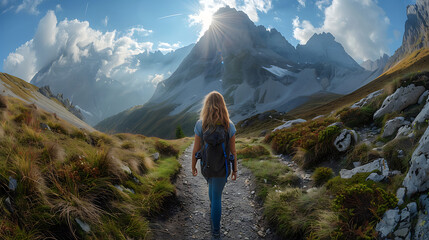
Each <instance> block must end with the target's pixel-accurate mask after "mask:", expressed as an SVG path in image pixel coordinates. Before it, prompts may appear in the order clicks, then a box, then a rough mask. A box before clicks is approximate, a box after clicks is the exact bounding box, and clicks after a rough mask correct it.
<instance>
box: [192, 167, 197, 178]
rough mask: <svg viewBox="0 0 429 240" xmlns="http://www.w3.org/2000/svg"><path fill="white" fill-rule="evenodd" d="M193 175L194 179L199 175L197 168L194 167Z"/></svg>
mask: <svg viewBox="0 0 429 240" xmlns="http://www.w3.org/2000/svg"><path fill="white" fill-rule="evenodd" d="M192 175H194V177H195V176H197V175H198V170H197V168H196V167H192Z"/></svg>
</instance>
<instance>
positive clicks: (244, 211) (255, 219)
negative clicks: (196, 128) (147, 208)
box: [151, 145, 277, 240]
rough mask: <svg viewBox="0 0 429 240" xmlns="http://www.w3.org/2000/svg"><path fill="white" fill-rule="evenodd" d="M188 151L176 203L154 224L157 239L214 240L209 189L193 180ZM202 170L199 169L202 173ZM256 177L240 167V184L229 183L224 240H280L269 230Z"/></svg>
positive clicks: (203, 182)
mask: <svg viewBox="0 0 429 240" xmlns="http://www.w3.org/2000/svg"><path fill="white" fill-rule="evenodd" d="M192 147H193V145H191V146H190V147H188V148H187V149H186V150H185V152H184V154H183V155H182V156H181V157H180V160H179V161H180V162H181V164H182V169H181V171H180V173H179V175H178V177H177V179H176V189H177V194H176V196H177V197H176V199H175V200H174V201H171V203H170V204H169V206H168V207H167V208H168V209H166V211H165V212H164V213H163V214H162V215H161V216H159V217H158V218H157V219H153V220H152V222H153V223H152V224H151V227H152V229H153V235H154V239H210V237H211V235H210V209H209V205H210V201H209V197H208V185H207V182H206V180H205V179H204V178H203V177H202V176H201V175H200V173H199V175H198V176H197V177H194V176H192V173H191V154H192ZM198 170H199V169H198ZM254 188H255V187H254V184H253V176H252V175H251V172H250V170H248V169H245V168H244V167H242V166H241V164H240V163H239V170H238V178H237V180H236V181H232V180H231V179H228V182H227V184H226V186H225V189H224V191H223V197H222V221H221V232H222V239H252V240H253V239H277V238H276V237H275V235H274V234H273V233H272V232H271V230H270V229H269V228H267V226H266V223H265V221H264V219H263V218H262V217H261V216H262V210H261V206H260V205H259V204H258V203H257V202H256V200H255V190H254Z"/></svg>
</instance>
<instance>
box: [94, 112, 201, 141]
mask: <svg viewBox="0 0 429 240" xmlns="http://www.w3.org/2000/svg"><path fill="white" fill-rule="evenodd" d="M173 109H174V105H169V104H152V105H149V104H145V105H143V106H136V107H133V108H130V109H128V110H125V111H123V112H121V113H118V114H116V115H114V116H112V117H110V118H107V119H105V120H103V121H101V122H99V123H98V124H97V125H96V126H95V128H96V129H98V130H100V131H103V132H108V133H118V132H132V133H143V132H144V134H145V135H147V136H161V137H163V138H167V139H173V138H174V137H175V131H176V127H177V126H179V125H180V126H181V127H182V129H183V131H184V133H185V134H186V135H187V136H192V135H193V129H194V125H195V122H196V121H197V119H198V114H197V113H186V111H187V109H185V110H184V111H183V112H182V113H180V114H177V115H174V116H170V115H168V113H169V112H171V111H172V110H173ZM143 119H144V120H143Z"/></svg>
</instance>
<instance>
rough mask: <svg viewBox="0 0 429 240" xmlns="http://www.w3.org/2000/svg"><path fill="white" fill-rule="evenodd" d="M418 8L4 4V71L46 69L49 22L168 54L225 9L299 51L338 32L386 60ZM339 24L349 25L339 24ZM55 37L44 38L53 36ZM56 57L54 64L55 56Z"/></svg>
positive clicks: (356, 50) (363, 1) (302, 0)
mask: <svg viewBox="0 0 429 240" xmlns="http://www.w3.org/2000/svg"><path fill="white" fill-rule="evenodd" d="M414 3H415V0H378V1H377V0H251V1H250V0H246V1H244V0H205V1H203V0H200V1H197V0H181V1H177V0H156V1H146V0H124V1H117V0H99V1H97V0H92V1H87V0H75V1H64V0H0V32H1V33H2V34H1V35H2V36H1V37H0V59H1V61H0V69H1V71H6V72H11V73H13V74H16V73H17V72H18V71H19V72H21V71H22V72H25V73H26V74H24V73H23V74H21V75H20V77H23V78H24V79H25V80H27V81H29V80H30V79H28V78H31V76H32V75H34V73H36V72H37V71H38V70H40V68H41V67H43V64H46V61H47V60H46V61H45V60H43V59H41V57H40V54H39V55H37V49H35V48H37V46H39V45H40V42H43V41H50V40H49V39H48V38H47V37H46V36H45V38H40V39H39V40H37V41H36V40H35V41H34V42H39V45H37V44H33V45H34V46H31V47H30V46H25V44H26V43H27V45H29V43H28V41H31V40H32V39H35V38H36V37H35V36H36V35H37V34H36V31H37V29H38V26H39V25H43V24H42V22H40V21H41V20H42V18H44V17H46V19H47V20H46V21H44V22H43V23H44V24H45V23H46V24H47V23H49V21H51V22H52V23H53V26H54V27H55V24H57V28H58V29H59V30H57V31H56V32H58V31H63V32H64V34H65V35H67V33H69V34H68V37H70V36H71V34H72V33H74V34H76V32H73V29H72V26H71V25H72V23H73V21H76V22H79V23H81V22H85V21H87V22H88V23H89V26H88V27H87V28H83V29H86V30H84V31H87V30H88V29H89V30H91V34H92V35H91V34H89V35H91V38H88V39H87V40H85V41H83V42H86V43H88V42H91V41H95V40H93V39H95V38H97V37H100V38H102V37H103V36H104V37H105V36H107V35H108V34H107V35H105V34H106V33H109V32H114V33H115V34H114V38H115V39H119V38H121V37H124V36H128V37H129V38H130V39H132V41H134V42H133V43H132V44H134V45H133V46H134V47H129V48H128V49H131V50H136V49H138V51H143V50H149V51H155V50H158V49H160V50H162V51H163V52H168V51H170V50H174V49H177V48H178V47H183V46H186V45H188V44H191V43H194V42H196V41H197V40H198V38H199V36H201V34H202V30H204V29H205V27H207V26H206V25H207V24H208V23H209V16H210V14H212V13H213V12H214V11H215V10H216V9H217V8H218V7H219V6H222V5H226V4H228V5H230V6H232V7H236V8H238V9H240V10H243V11H245V12H246V13H247V14H248V15H249V17H250V18H251V19H252V20H253V21H254V22H255V24H257V25H264V26H265V27H266V28H276V29H277V30H278V31H279V32H281V33H282V35H283V36H284V37H285V38H286V39H287V40H288V41H289V42H290V43H291V44H292V45H294V46H296V45H297V44H298V43H302V44H303V43H305V42H306V40H308V38H309V37H310V36H311V35H312V34H314V33H315V32H322V31H331V32H332V33H333V35H334V36H335V37H336V39H337V41H339V42H340V43H342V44H343V46H344V47H345V49H346V51H347V52H348V53H349V54H350V55H351V56H352V57H354V58H355V60H356V61H358V62H361V61H363V60H365V59H375V58H377V57H378V56H380V55H381V54H382V53H387V54H389V55H391V54H393V52H394V51H395V50H396V49H397V48H398V47H399V46H400V44H401V42H402V34H403V32H404V24H405V21H406V6H407V5H409V4H414ZM48 15H49V18H48ZM337 18H339V20H338V21H341V22H346V23H347V24H346V26H340V25H341V24H338V23H337V22H335V21H334V22H332V19H334V20H335V19H337ZM54 20H55V21H54ZM65 20H67V21H65ZM39 22H40V24H39ZM62 22H63V24H62V26H60V25H61V23H62ZM51 28H52V24H51ZM39 29H42V27H40V26H39ZM61 29H62V30H61ZM48 30H49V29H47V30H46V31H40V32H41V33H44V32H45V33H46V32H47V33H49V31H48ZM92 30H93V31H92ZM68 31H69V32H68ZM77 32H78V33H79V34H86V33H85V32H84V33H82V32H79V31H77ZM94 32H99V33H98V34H97V33H94ZM64 34H63V35H64ZM367 35H371V36H370V38H368V36H367ZM109 36H110V35H109ZM91 39H92V40H91ZM51 40H52V39H51ZM52 41H58V38H56V39H54V40H52ZM139 43H144V44H139ZM103 44H104V43H103ZM42 45H43V44H42ZM104 45H106V44H104ZM104 45H103V46H104ZM56 46H57V47H60V45H56ZM106 46H107V45H106ZM136 46H137V47H136ZM31 51H33V52H34V51H35V52H36V54H35V53H31ZM48 55H49V54H48ZM51 55H52V56H50V57H51V58H52V57H54V55H55V53H52V54H51ZM8 56H10V57H9V58H8ZM27 59H29V60H28V61H26V60H27ZM125 59H126V57H125ZM35 62H37V63H35ZM122 62H123V61H122ZM122 62H118V64H120V63H122ZM6 65H7V67H5V66H6ZM30 65H32V66H30ZM19 72H18V75H19Z"/></svg>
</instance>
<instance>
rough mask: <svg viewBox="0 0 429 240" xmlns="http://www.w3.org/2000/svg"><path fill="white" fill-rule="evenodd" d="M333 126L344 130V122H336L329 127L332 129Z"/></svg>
mask: <svg viewBox="0 0 429 240" xmlns="http://www.w3.org/2000/svg"><path fill="white" fill-rule="evenodd" d="M332 126H337V127H339V128H344V124H343V123H342V122H334V123H331V124H329V126H328V127H332Z"/></svg>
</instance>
